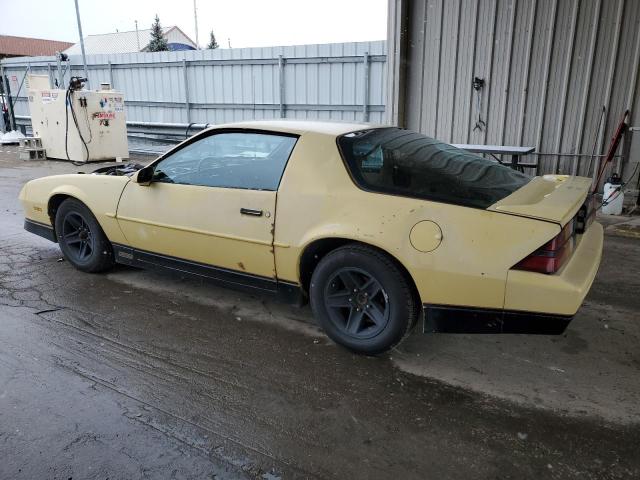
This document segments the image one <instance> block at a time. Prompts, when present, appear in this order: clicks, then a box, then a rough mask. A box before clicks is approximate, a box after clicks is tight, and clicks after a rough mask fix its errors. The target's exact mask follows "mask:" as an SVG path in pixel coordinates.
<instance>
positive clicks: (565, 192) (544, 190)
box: [488, 175, 591, 226]
mask: <svg viewBox="0 0 640 480" xmlns="http://www.w3.org/2000/svg"><path fill="white" fill-rule="evenodd" d="M590 188H591V179H590V178H586V177H571V176H568V175H544V176H542V177H535V178H534V179H532V180H531V181H530V182H529V183H527V184H526V185H525V186H523V187H522V188H520V189H518V190H516V191H515V192H513V193H512V194H511V195H509V196H507V197H505V198H503V199H502V200H500V201H499V202H496V203H494V204H493V205H491V206H490V207H489V208H488V210H491V211H494V212H500V213H508V214H512V215H519V216H522V217H529V218H536V219H539V220H546V221H550V222H554V223H558V224H560V225H561V226H564V225H565V224H566V223H568V222H569V221H570V220H571V219H572V218H573V217H574V216H575V215H576V213H578V210H579V209H580V207H581V206H582V205H583V204H584V202H585V200H586V198H587V195H588V194H589V190H590Z"/></svg>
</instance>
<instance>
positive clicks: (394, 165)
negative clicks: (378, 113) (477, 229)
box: [338, 128, 530, 209]
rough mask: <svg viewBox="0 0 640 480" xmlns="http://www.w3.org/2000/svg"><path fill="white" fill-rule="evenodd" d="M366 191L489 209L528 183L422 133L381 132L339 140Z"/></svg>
mask: <svg viewBox="0 0 640 480" xmlns="http://www.w3.org/2000/svg"><path fill="white" fill-rule="evenodd" d="M338 146H339V147H340V152H341V153H342V156H343V158H344V160H345V162H346V164H347V167H348V169H349V171H350V173H351V176H352V177H353V179H354V181H355V182H356V184H357V185H358V186H360V187H361V188H363V189H365V190H369V191H373V192H381V193H390V194H394V195H401V196H406V197H414V198H423V199H426V200H433V201H436V202H444V203H452V204H455V205H463V206H465V207H474V208H483V209H484V208H487V207H489V206H490V205H493V204H494V203H496V202H497V201H499V200H502V199H503V198H504V197H506V196H508V195H509V194H511V193H513V192H514V191H516V190H518V189H519V188H520V187H522V186H523V185H525V184H526V183H528V182H529V180H530V178H529V177H528V176H526V175H525V174H523V173H520V172H517V171H515V170H512V169H511V168H509V167H507V166H505V165H501V164H499V163H498V162H496V161H495V160H488V159H485V158H482V157H481V156H479V155H474V154H472V153H469V152H467V151H465V150H461V149H459V148H456V147H453V146H451V145H448V144H446V143H442V142H439V141H437V140H434V139H433V138H429V137H427V136H425V135H422V134H420V133H416V132H412V131H410V130H403V129H400V128H378V129H372V130H363V131H359V132H353V133H348V134H346V135H343V136H341V137H340V138H339V139H338Z"/></svg>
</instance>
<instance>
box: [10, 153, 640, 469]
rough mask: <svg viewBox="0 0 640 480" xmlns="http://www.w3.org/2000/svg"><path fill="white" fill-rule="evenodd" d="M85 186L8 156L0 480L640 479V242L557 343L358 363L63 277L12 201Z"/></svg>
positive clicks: (419, 340)
mask: <svg viewBox="0 0 640 480" xmlns="http://www.w3.org/2000/svg"><path fill="white" fill-rule="evenodd" d="M93 168H95V167H89V168H78V167H74V166H72V165H70V164H68V163H63V162H20V161H18V160H16V154H15V148H13V147H6V146H4V147H3V146H0V252H1V253H2V255H0V478H1V479H5V478H7V479H9V478H10V479H21V478H24V479H32V478H61V479H68V478H83V479H85V478H96V479H98V478H99V479H104V478H110V479H119V478H194V479H195V478H218V479H232V478H233V479H235V478H261V479H262V478H263V479H276V478H363V479H364V478H381V479H388V478H401V479H412V478H500V479H506V478H517V479H521V478H580V479H583V478H594V479H596V478H597V479H600V478H639V477H640V456H639V455H638V453H637V452H638V450H639V448H640V375H639V373H640V351H639V347H638V345H640V342H639V340H640V314H639V313H638V312H640V296H639V295H638V292H639V291H640V290H639V287H640V280H639V277H638V272H640V240H638V239H637V238H626V237H621V236H618V235H614V234H613V233H609V234H608V235H607V238H606V244H605V254H604V259H603V264H602V266H601V269H600V272H599V274H598V277H597V279H596V283H595V285H594V287H593V289H592V291H591V293H590V295H589V297H588V299H587V302H586V303H585V305H584V306H583V308H582V309H581V310H580V312H579V314H578V315H577V316H576V318H575V320H574V322H573V323H572V324H571V326H570V327H569V329H568V331H567V332H566V334H565V335H562V336H558V337H533V336H513V335H511V336H506V335H505V336H496V335H483V336H481V335H476V336H472V335H423V334H421V333H420V332H419V331H418V330H416V331H415V332H414V333H413V334H412V336H411V337H410V338H409V339H408V340H407V341H406V342H405V343H403V344H402V345H401V346H400V347H399V348H398V349H397V350H395V351H393V352H391V353H390V354H389V355H385V356H383V357H380V358H365V357H359V356H356V355H352V354H350V353H348V352H346V351H345V350H343V349H342V348H340V347H338V346H336V345H335V344H333V343H332V342H331V341H329V340H328V339H326V337H324V335H323V334H322V333H321V332H320V331H319V330H318V329H317V328H316V327H315V326H314V323H313V320H312V318H311V315H310V311H309V309H308V307H304V308H295V307H289V306H286V305H281V304H277V303H272V302H270V301H265V299H262V298H258V297H252V296H249V295H245V294H241V293H237V292H234V291H230V290H225V289H222V288H218V287H215V286H212V285H210V284H206V283H201V282H199V281H194V280H189V279H183V278H177V277H171V276H168V275H162V274H159V273H153V272H143V271H138V270H133V269H129V268H124V267H120V268H117V269H115V270H114V271H113V272H111V273H109V274H106V275H89V274H82V273H79V272H77V271H76V270H74V269H73V268H72V267H71V266H70V265H69V264H67V263H66V262H60V261H59V259H60V256H61V255H60V252H59V250H58V247H57V245H55V244H52V243H50V242H47V241H45V240H43V239H40V238H39V237H36V236H33V235H31V234H28V233H26V232H24V231H23V230H22V212H21V210H20V206H19V204H18V201H17V194H18V191H19V189H20V187H21V186H22V184H23V183H24V182H25V181H27V180H28V179H31V178H36V177H40V176H44V175H50V174H54V173H65V172H73V171H78V170H84V171H91V170H92V169H93ZM606 220H607V222H609V223H616V222H618V223H619V222H621V221H623V220H624V219H613V220H612V219H606ZM615 231H616V230H615V228H614V227H610V228H608V229H607V232H615Z"/></svg>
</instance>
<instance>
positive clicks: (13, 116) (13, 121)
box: [2, 70, 17, 131]
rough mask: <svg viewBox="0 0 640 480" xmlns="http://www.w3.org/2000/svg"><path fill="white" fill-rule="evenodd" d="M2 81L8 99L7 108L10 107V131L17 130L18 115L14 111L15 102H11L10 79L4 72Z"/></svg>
mask: <svg viewBox="0 0 640 480" xmlns="http://www.w3.org/2000/svg"><path fill="white" fill-rule="evenodd" d="M2 81H3V82H4V87H5V88H4V93H5V96H6V98H7V106H8V107H9V122H10V123H11V125H10V126H9V131H11V130H17V128H16V114H15V112H14V111H13V101H12V100H11V87H10V86H9V79H8V78H7V77H5V75H4V70H3V72H2Z"/></svg>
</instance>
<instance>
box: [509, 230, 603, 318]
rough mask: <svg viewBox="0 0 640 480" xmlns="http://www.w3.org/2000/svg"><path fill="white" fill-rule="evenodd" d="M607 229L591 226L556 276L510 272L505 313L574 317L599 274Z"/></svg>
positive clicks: (518, 271)
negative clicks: (537, 313)
mask: <svg viewBox="0 0 640 480" xmlns="http://www.w3.org/2000/svg"><path fill="white" fill-rule="evenodd" d="M603 241H604V230H603V228H602V225H600V224H599V223H595V222H594V223H592V224H591V226H590V227H589V229H588V230H587V231H586V232H585V233H584V234H583V235H582V238H580V239H579V241H578V243H577V246H576V249H575V251H574V253H573V255H572V257H571V259H570V260H569V261H568V262H567V264H566V265H564V266H563V267H562V269H561V270H560V271H559V272H558V273H556V274H553V275H545V274H542V273H534V272H526V271H522V270H509V273H508V275H507V286H506V292H505V302H504V308H505V310H515V311H525V312H540V313H544V314H548V315H562V316H571V315H575V313H576V312H577V311H578V309H579V308H580V305H582V302H583V301H584V298H585V297H586V296H587V293H588V292H589V289H590V288H591V285H592V284H593V280H594V279H595V277H596V273H597V272H598V267H599V266H600V260H601V258H602V245H603Z"/></svg>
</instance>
